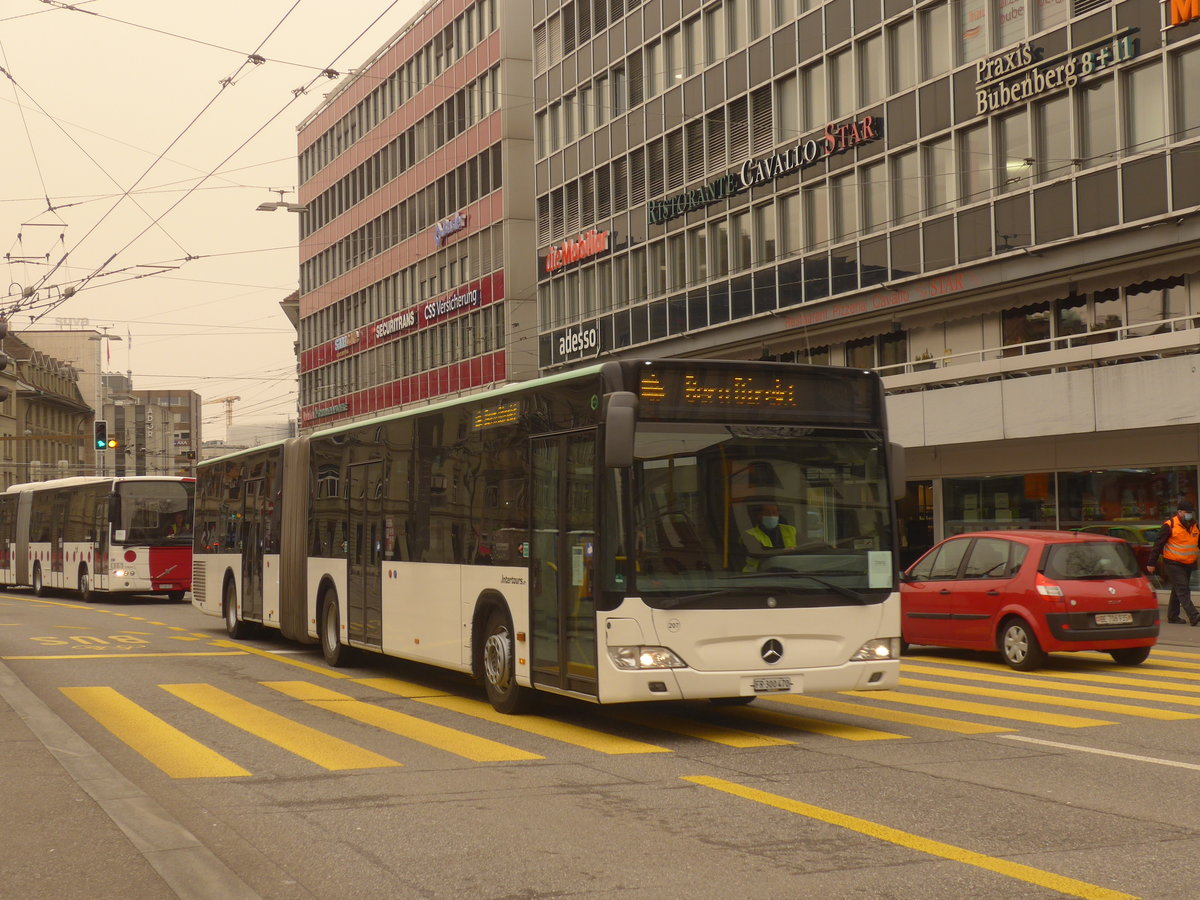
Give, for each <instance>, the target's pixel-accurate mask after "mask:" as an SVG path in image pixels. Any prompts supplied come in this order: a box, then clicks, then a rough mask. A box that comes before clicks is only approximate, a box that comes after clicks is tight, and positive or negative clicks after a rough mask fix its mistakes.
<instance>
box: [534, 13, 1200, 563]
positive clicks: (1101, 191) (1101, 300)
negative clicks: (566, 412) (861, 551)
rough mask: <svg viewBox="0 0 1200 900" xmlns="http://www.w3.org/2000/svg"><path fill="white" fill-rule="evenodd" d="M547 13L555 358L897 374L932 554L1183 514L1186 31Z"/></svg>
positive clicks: (799, 16) (549, 259) (1190, 342)
mask: <svg viewBox="0 0 1200 900" xmlns="http://www.w3.org/2000/svg"><path fill="white" fill-rule="evenodd" d="M1173 15H1174V17H1175V18H1178V13H1177V12H1176V13H1174V14H1173V7H1172V5H1171V4H1169V3H1166V4H1164V3H1162V2H1157V0H1120V2H1111V0H1038V2H1033V0H934V2H924V3H913V2H911V0H831V2H826V3H816V2H812V0H716V2H708V3H702V2H700V0H645V2H638V0H568V2H558V0H535V2H534V9H533V52H532V56H533V90H532V94H533V98H534V128H533V134H534V144H533V149H534V157H535V160H536V161H535V178H534V187H535V194H536V210H535V233H536V245H537V250H536V254H537V266H538V269H537V278H538V283H537V290H536V295H537V305H538V321H539V327H538V330H539V335H538V363H539V365H540V367H541V368H542V369H543V370H551V371H552V370H555V369H558V368H563V367H569V366H571V365H575V364H578V363H579V362H581V361H591V360H593V359H595V358H597V357H621V356H633V355H653V356H720V357H734V358H744V359H760V358H766V359H789V360H793V359H794V360H801V361H812V362H819V363H828V364H834V365H849V366H856V367H862V368H874V369H877V370H879V371H880V372H881V373H882V374H883V375H884V376H885V383H886V385H887V387H888V390H889V416H890V420H891V425H892V429H893V436H894V437H895V438H896V439H897V440H899V441H900V442H901V443H904V444H905V445H907V446H908V447H909V448H910V453H909V476H910V479H911V484H910V495H909V498H908V499H907V500H906V502H905V506H904V509H905V514H906V518H907V519H908V521H909V527H908V531H907V537H906V539H905V543H906V544H907V545H908V552H909V553H910V554H915V553H916V552H918V551H919V549H920V548H921V547H924V546H928V545H929V543H931V542H932V540H934V539H935V537H941V536H943V535H945V534H950V533H955V532H956V531H959V530H963V529H965V528H979V527H984V526H986V527H1004V528H1016V527H1033V526H1037V527H1046V526H1047V525H1051V527H1061V528H1074V527H1091V526H1092V525H1094V524H1096V523H1097V522H1104V521H1128V522H1144V521H1154V520H1157V521H1158V522H1161V521H1162V518H1164V517H1165V515H1164V514H1165V513H1166V512H1167V511H1169V509H1170V508H1171V504H1172V503H1174V502H1175V501H1176V500H1177V499H1178V497H1179V496H1180V495H1184V496H1189V497H1191V498H1193V499H1195V492H1196V474H1197V469H1196V465H1197V460H1198V459H1200V400H1198V399H1196V397H1195V392H1194V391H1183V392H1182V393H1181V392H1179V391H1177V390H1175V387H1176V386H1178V385H1181V384H1194V383H1195V372H1194V368H1193V367H1194V365H1195V360H1196V356H1195V354H1196V352H1197V349H1198V345H1200V256H1198V254H1197V249H1198V248H1200V217H1197V215H1196V213H1197V212H1198V211H1200V179H1197V178H1196V175H1195V173H1196V172H1197V171H1200V165H1198V164H1200V22H1196V21H1192V22H1173V21H1172V19H1173Z"/></svg>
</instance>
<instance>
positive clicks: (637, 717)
mask: <svg viewBox="0 0 1200 900" xmlns="http://www.w3.org/2000/svg"><path fill="white" fill-rule="evenodd" d="M608 716H609V718H613V719H619V720H620V721H622V722H628V723H629V724H631V725H639V726H641V727H643V728H654V729H657V730H659V731H669V732H671V733H673V734H682V735H684V736H685V737H692V738H696V739H697V740H701V741H711V742H713V743H714V744H723V745H724V746H726V747H737V748H738V749H740V750H744V749H747V748H750V747H784V746H787V745H789V744H794V743H796V742H795V741H788V740H784V739H783V738H777V737H771V736H770V735H767V734H755V733H754V732H752V731H742V730H741V729H739V728H728V727H726V726H724V725H717V724H715V723H713V722H699V721H694V720H691V719H685V718H679V717H678V716H677V715H675V714H673V715H671V716H670V717H669V718H668V717H667V716H665V715H663V714H662V713H649V712H629V711H624V712H610V713H608Z"/></svg>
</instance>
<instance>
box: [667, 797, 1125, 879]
mask: <svg viewBox="0 0 1200 900" xmlns="http://www.w3.org/2000/svg"><path fill="white" fill-rule="evenodd" d="M683 780H684V781H690V782H692V783H693V784H698V785H701V786H703V787H707V788H712V789H713V790H716V791H722V792H724V793H726V794H731V795H733V796H735V797H742V798H744V799H746V800H753V801H754V802H756V803H762V804H764V805H766V806H772V807H774V808H775V809H781V810H783V811H784V812H790V813H795V814H796V815H799V816H805V817H807V818H810V819H816V820H817V821H819V822H826V823H828V824H830V825H837V826H838V827H839V828H846V829H849V830H850V831H857V832H858V833H859V834H865V835H866V836H867V837H873V838H876V839H878V840H881V841H887V842H888V843H891V844H897V845H899V846H901V847H908V848H909V849H910V850H916V851H918V852H920V853H927V854H929V855H930V856H940V857H941V858H942V859H949V860H952V861H953V862H959V863H963V864H965V865H968V866H975V867H977V868H980V869H985V870H987V871H989V872H995V873H997V874H998V875H1004V876H1006V877H1008V878H1014V879H1016V880H1018V881H1024V882H1026V883H1028V884H1034V885H1037V886H1038V887H1044V888H1047V889H1049V890H1052V891H1058V892H1059V893H1060V894H1067V895H1068V896H1071V897H1080V898H1083V900H1136V898H1135V897H1134V896H1133V895H1132V894H1125V893H1122V892H1121V891H1114V890H1110V889H1109V888H1105V887H1101V886H1100V885H1098V884H1089V883H1088V882H1086V881H1078V880H1076V879H1074V878H1068V877H1067V876H1065V875H1059V874H1057V873H1055V872H1047V871H1046V870H1045V869H1035V868H1034V867H1033V866H1025V865H1022V864H1021V863H1015V862H1010V861H1009V860H1007V859H1000V858H998V857H995V856H986V855H985V854H983V853H976V852H975V851H974V850H967V849H966V848H964V847H956V846H955V845H954V844H946V843H943V842H942V841H935V840H932V839H930V838H925V837H921V836H920V835H916V834H912V833H911V832H908V831H901V830H899V829H898V828H891V827H889V826H887V825H881V824H879V823H878V822H871V821H869V820H867V819H860V818H858V817H857V816H849V815H846V814H845V813H839V812H835V811H833V810H831V809H825V808H823V807H820V806H813V805H812V804H810V803H802V802H800V801H799V800H792V799H791V798H789V797H781V796H779V795H778V794H769V793H767V792H766V791H760V790H756V789H755V788H751V787H746V786H745V785H740V784H735V783H734V782H732V781H726V780H724V779H723V778H712V777H709V776H706V775H685V776H683Z"/></svg>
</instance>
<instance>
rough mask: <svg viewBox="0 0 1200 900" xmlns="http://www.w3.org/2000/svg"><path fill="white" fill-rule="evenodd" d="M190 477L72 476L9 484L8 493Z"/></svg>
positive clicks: (186, 478) (175, 479)
mask: <svg viewBox="0 0 1200 900" xmlns="http://www.w3.org/2000/svg"><path fill="white" fill-rule="evenodd" d="M194 480H195V479H193V478H191V477H185V476H182V475H74V476H71V477H69V478H51V479H50V480H49V481H27V482H25V483H24V484H10V485H9V486H8V489H7V492H8V493H15V494H19V493H22V492H24V491H41V490H49V489H50V488H63V487H77V486H80V485H85V484H110V483H112V484H115V483H121V482H147V481H194Z"/></svg>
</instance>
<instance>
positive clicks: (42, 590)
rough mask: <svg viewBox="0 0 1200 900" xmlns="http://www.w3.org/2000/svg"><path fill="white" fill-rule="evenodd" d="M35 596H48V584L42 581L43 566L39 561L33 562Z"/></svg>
mask: <svg viewBox="0 0 1200 900" xmlns="http://www.w3.org/2000/svg"><path fill="white" fill-rule="evenodd" d="M33 596H35V597H45V596H46V585H45V584H44V583H43V582H42V567H41V565H40V564H38V563H34V564H33Z"/></svg>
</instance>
